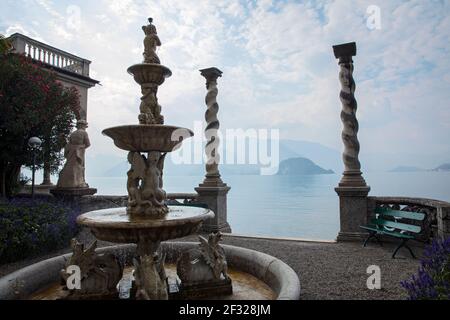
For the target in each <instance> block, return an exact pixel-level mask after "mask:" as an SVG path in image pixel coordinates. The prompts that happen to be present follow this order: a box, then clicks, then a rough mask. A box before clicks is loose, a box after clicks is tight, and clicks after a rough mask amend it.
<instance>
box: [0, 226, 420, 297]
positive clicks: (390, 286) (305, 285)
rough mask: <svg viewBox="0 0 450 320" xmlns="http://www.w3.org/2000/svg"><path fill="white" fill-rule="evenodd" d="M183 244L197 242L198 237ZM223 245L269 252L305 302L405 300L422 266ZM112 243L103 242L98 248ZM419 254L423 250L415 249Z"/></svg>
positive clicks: (338, 253) (370, 256)
mask: <svg viewBox="0 0 450 320" xmlns="http://www.w3.org/2000/svg"><path fill="white" fill-rule="evenodd" d="M78 238H79V240H81V241H83V242H85V243H86V242H89V241H91V240H92V239H93V237H92V235H91V234H90V233H89V232H87V231H83V232H81V233H80V235H79V236H78ZM183 240H187V241H196V237H187V238H184V239H183ZM223 243H224V244H230V245H235V246H241V247H245V248H249V249H254V250H258V251H261V252H265V253H267V254H270V255H272V256H274V257H277V258H279V259H281V260H282V261H284V262H285V263H287V264H288V265H289V266H290V267H291V268H292V269H294V271H296V272H297V274H298V275H299V278H300V283H301V299H383V300H385V299H405V298H406V295H405V291H404V290H403V288H402V287H401V286H400V281H402V280H405V279H408V278H409V277H410V276H411V275H412V274H414V273H416V271H417V268H418V266H419V261H418V260H414V259H412V258H411V257H410V256H409V253H408V252H407V251H406V252H404V251H400V252H399V254H397V258H396V259H391V254H392V251H393V246H392V245H390V244H385V246H384V247H379V246H378V245H376V244H369V246H368V247H366V248H362V246H361V243H323V242H301V241H285V240H273V239H260V238H245V237H234V236H225V237H224V241H223ZM104 245H108V243H104V242H99V246H104ZM414 251H415V253H416V254H420V253H421V251H422V249H421V248H414ZM66 252H70V249H69V248H67V249H63V250H59V251H57V252H53V253H51V254H48V255H45V256H42V257H38V258H34V259H28V260H25V261H20V262H16V263H11V264H6V265H1V266H0V277H2V276H4V275H6V274H8V273H10V272H13V271H15V270H17V269H20V268H23V267H24V266H27V265H29V264H32V263H36V262H37V261H40V260H43V259H47V258H50V257H52V256H55V255H59V254H63V253H66ZM370 265H378V266H379V267H380V269H381V289H380V290H369V289H367V286H366V281H367V278H368V277H369V274H367V273H366V270H367V267H368V266H370Z"/></svg>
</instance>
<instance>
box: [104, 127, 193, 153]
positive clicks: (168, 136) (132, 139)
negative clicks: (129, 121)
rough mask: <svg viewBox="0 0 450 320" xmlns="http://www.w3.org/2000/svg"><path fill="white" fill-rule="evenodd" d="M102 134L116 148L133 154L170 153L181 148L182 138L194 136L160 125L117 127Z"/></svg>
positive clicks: (176, 128)
mask: <svg viewBox="0 0 450 320" xmlns="http://www.w3.org/2000/svg"><path fill="white" fill-rule="evenodd" d="M102 133H103V134H104V135H106V136H108V137H110V138H111V139H113V140H114V144H115V145H116V146H117V147H118V148H120V149H122V150H126V151H134V152H150V151H159V152H171V151H173V150H176V149H177V148H178V147H180V146H181V143H182V141H183V139H184V138H188V137H192V136H193V135H194V133H193V132H192V131H191V130H189V129H186V128H181V127H176V126H168V125H161V124H147V125H144V124H139V125H124V126H117V127H112V128H108V129H105V130H103V131H102Z"/></svg>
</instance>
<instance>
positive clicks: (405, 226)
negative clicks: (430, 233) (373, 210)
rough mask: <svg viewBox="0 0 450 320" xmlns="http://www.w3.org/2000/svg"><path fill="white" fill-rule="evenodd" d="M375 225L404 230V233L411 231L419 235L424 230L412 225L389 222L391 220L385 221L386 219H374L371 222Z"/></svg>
mask: <svg viewBox="0 0 450 320" xmlns="http://www.w3.org/2000/svg"><path fill="white" fill-rule="evenodd" d="M371 222H372V223H373V224H375V225H378V226H384V227H389V228H395V229H400V230H404V231H409V232H413V233H419V232H420V230H422V228H421V227H419V226H415V225H412V224H406V223H400V222H394V221H389V220H384V219H380V218H378V219H372V221H371Z"/></svg>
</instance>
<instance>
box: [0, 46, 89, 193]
mask: <svg viewBox="0 0 450 320" xmlns="http://www.w3.org/2000/svg"><path fill="white" fill-rule="evenodd" d="M79 108H80V105H79V96H78V92H77V90H76V89H75V88H65V87H63V85H62V84H61V83H59V82H58V81H57V80H56V74H55V73H54V72H52V71H50V70H48V69H46V68H44V67H43V66H42V65H40V63H38V62H35V61H33V60H31V58H28V57H25V56H23V55H18V54H14V53H10V52H8V53H4V54H0V114H1V117H0V150H2V152H1V153H0V179H1V180H0V182H1V183H0V194H2V195H10V194H11V191H12V188H13V185H14V184H15V183H16V182H17V179H18V173H19V171H20V167H21V166H22V165H27V166H29V165H31V163H32V158H31V152H30V150H29V149H28V145H27V142H28V139H29V138H30V137H32V136H37V137H39V138H41V140H42V141H43V143H42V152H41V153H40V156H39V157H38V167H41V166H42V164H43V161H44V159H45V160H46V161H48V162H49V163H50V164H51V171H52V172H56V171H57V170H58V168H59V166H60V165H61V163H62V160H63V156H62V152H61V149H62V148H63V147H64V145H65V143H66V140H67V138H68V136H69V134H70V132H71V130H72V128H73V123H74V119H75V114H76V113H77V112H79Z"/></svg>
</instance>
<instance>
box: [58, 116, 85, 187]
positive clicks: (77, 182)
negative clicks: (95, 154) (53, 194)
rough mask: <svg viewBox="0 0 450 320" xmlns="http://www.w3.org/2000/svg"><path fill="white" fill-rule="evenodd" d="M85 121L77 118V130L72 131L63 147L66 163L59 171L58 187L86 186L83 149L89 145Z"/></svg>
mask: <svg viewBox="0 0 450 320" xmlns="http://www.w3.org/2000/svg"><path fill="white" fill-rule="evenodd" d="M86 128H87V122H86V121H85V120H78V122H77V130H75V131H74V132H72V134H71V135H70V137H69V141H68V142H67V144H66V146H65V147H64V157H65V158H66V163H65V164H64V167H63V169H62V170H61V172H60V173H59V179H58V184H57V187H58V188H88V187H89V185H88V184H87V183H86V180H85V176H84V172H85V160H84V155H85V150H86V149H87V148H89V146H90V145H91V143H90V141H89V136H88V134H87V132H86Z"/></svg>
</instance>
